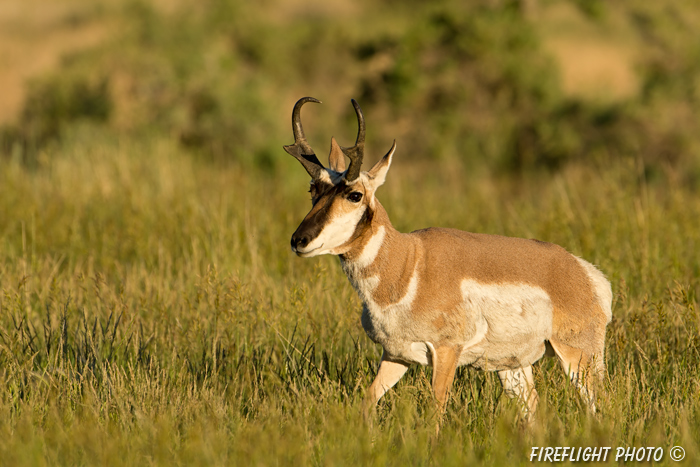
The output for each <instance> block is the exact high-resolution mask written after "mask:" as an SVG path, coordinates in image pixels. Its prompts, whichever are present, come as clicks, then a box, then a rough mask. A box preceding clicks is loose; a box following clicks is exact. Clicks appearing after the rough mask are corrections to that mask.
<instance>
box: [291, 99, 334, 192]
mask: <svg viewBox="0 0 700 467" xmlns="http://www.w3.org/2000/svg"><path fill="white" fill-rule="evenodd" d="M307 102H315V103H317V104H320V103H321V101H320V100H318V99H316V98H314V97H302V98H301V99H299V100H298V101H297V102H296V104H294V109H293V110H292V132H293V133H294V144H290V145H288V146H283V147H284V150H285V151H287V152H288V153H289V154H291V155H292V156H294V157H295V158H296V159H297V160H298V161H299V162H301V165H303V166H304V168H305V169H306V171H307V172H308V173H309V175H311V177H312V178H313V179H314V180H315V179H318V178H319V177H320V175H321V171H322V170H324V169H325V168H324V167H323V164H321V161H319V160H318V157H316V154H315V153H314V151H313V149H311V146H310V145H309V143H308V141H306V135H304V127H303V126H302V124H301V107H302V106H303V105H304V104H306V103H307Z"/></svg>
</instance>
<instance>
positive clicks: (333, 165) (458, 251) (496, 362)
mask: <svg viewBox="0 0 700 467" xmlns="http://www.w3.org/2000/svg"><path fill="white" fill-rule="evenodd" d="M307 102H317V103H318V102H320V101H318V100H317V99H314V98H312V97H304V98H302V99H300V100H299V101H298V102H297V103H296V104H295V106H294V110H293V111H292V129H293V132H294V144H293V145H289V146H285V147H284V149H285V150H286V151H287V152H288V153H289V154H291V155H292V156H294V157H295V158H296V159H298V160H299V162H301V164H302V165H303V166H304V168H305V169H306V171H307V172H308V173H309V175H311V178H312V180H311V189H310V192H311V201H312V205H313V207H312V208H311V211H310V212H309V213H308V214H307V215H306V217H305V218H304V220H303V221H302V223H301V225H299V228H297V230H296V232H294V234H293V235H292V240H291V244H292V251H294V252H295V253H296V254H297V255H299V256H301V257H305V258H306V257H311V256H317V255H322V254H332V255H338V257H339V258H340V264H341V266H342V268H343V271H344V272H345V274H346V275H347V276H348V279H349V280H350V283H351V284H352V285H353V287H354V288H355V290H356V291H357V293H358V294H359V296H360V299H361V300H362V302H363V304H364V308H363V311H362V326H363V327H364V329H365V331H366V332H367V335H368V336H369V337H370V339H372V340H373V341H374V342H376V343H378V344H381V345H382V347H383V349H384V352H383V354H382V358H381V363H380V365H379V370H378V372H377V376H376V378H375V380H374V382H373V383H372V385H371V386H370V388H369V391H368V393H367V403H368V407H372V406H374V405H375V404H376V402H377V401H378V400H379V399H380V398H381V397H382V396H383V395H384V393H385V392H386V391H387V390H388V389H389V388H391V387H392V386H394V384H396V383H397V382H398V380H399V379H400V378H401V377H402V376H403V374H404V373H405V372H406V370H407V369H408V365H410V364H412V363H418V364H421V365H432V367H433V380H432V385H433V391H434V392H435V398H436V400H437V402H438V406H439V407H440V409H441V410H444V408H445V403H446V401H447V397H448V391H449V388H450V386H451V385H452V381H453V378H454V374H455V370H456V368H457V367H458V366H460V365H470V366H472V367H475V368H479V369H484V370H492V371H497V372H498V376H499V377H500V379H501V382H502V384H503V387H504V392H505V393H506V394H507V395H508V396H509V397H516V398H519V399H520V401H521V403H522V410H523V415H524V417H525V419H526V420H531V419H532V415H533V414H534V411H535V408H536V406H537V401H538V397H537V392H536V390H535V388H534V380H533V377H532V364H533V363H535V362H536V361H537V360H539V359H540V358H541V357H542V355H543V354H544V353H545V351H546V350H547V351H548V353H550V354H551V353H552V351H553V353H554V354H555V355H556V356H557V357H558V359H559V361H560V363H561V366H562V367H563V369H564V371H565V372H566V373H567V374H568V376H569V378H570V379H571V381H572V382H573V383H574V384H575V385H576V386H577V387H578V389H579V390H580V392H581V394H582V395H583V396H584V398H585V399H586V401H587V402H588V403H589V405H590V406H591V409H592V410H595V405H594V398H593V394H592V392H591V389H592V388H590V387H589V379H588V378H587V376H588V375H589V374H594V375H596V376H598V377H602V375H603V374H604V372H605V363H604V340H605V327H606V325H607V323H609V322H610V318H611V315H612V313H611V302H612V291H611V288H610V283H609V282H608V281H607V279H606V278H605V276H604V275H603V274H602V273H601V272H600V271H599V270H598V269H596V267H595V266H593V265H592V264H590V263H588V262H586V261H584V260H583V259H580V258H578V257H576V256H573V255H572V254H570V253H569V252H567V251H566V250H564V249H563V248H561V247H559V246H557V245H553V244H550V243H546V242H541V241H538V240H525V239H520V238H509V237H502V236H498V235H486V234H475V233H468V232H463V231H460V230H455V229H443V228H428V229H423V230H418V231H415V232H411V233H400V232H398V231H397V230H396V229H394V227H392V225H391V221H390V220H389V216H388V215H387V213H386V211H385V210H384V208H383V207H382V205H381V203H380V202H379V200H377V198H376V196H375V193H376V191H377V188H379V187H380V186H381V185H382V184H383V183H384V180H385V179H386V174H387V172H388V170H389V166H390V165H391V161H392V158H393V155H394V151H395V150H396V141H394V144H393V145H392V146H391V149H390V150H389V152H388V153H387V154H386V155H385V156H384V157H383V158H382V159H381V160H380V161H379V162H377V163H376V164H375V165H374V167H372V168H371V169H370V170H369V171H368V172H360V166H361V164H362V158H363V154H364V141H365V122H364V117H363V115H362V111H361V110H360V107H359V105H358V104H357V102H355V100H353V101H352V104H353V106H354V107H355V113H356V114H357V121H358V126H359V129H358V134H357V140H356V143H355V145H354V146H352V147H349V148H345V147H341V146H339V145H338V143H337V142H336V140H335V139H334V138H332V139H331V150H330V155H329V162H330V168H325V167H324V166H323V165H322V164H321V162H319V160H318V158H317V157H316V155H315V154H314V152H313V150H312V149H311V146H310V145H309V143H308V142H307V141H306V138H305V136H304V130H303V128H302V125H301V107H302V106H303V105H304V104H305V103H307ZM346 156H347V157H348V158H349V159H350V164H349V166H348V167H347V169H346V166H345V157H346Z"/></svg>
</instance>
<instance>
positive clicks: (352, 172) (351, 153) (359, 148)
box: [341, 99, 365, 182]
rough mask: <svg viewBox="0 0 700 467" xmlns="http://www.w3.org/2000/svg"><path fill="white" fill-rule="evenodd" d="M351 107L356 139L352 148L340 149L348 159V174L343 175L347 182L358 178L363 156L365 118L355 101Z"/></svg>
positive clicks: (353, 100)
mask: <svg viewBox="0 0 700 467" xmlns="http://www.w3.org/2000/svg"><path fill="white" fill-rule="evenodd" d="M352 106H353V107H355V114H357V127H358V128H357V139H356V140H355V145H354V146H353V147H351V148H341V149H342V150H343V154H345V155H346V156H347V157H348V158H349V159H350V167H348V172H347V173H346V174H345V179H346V180H347V181H349V182H351V181H353V180H356V179H357V177H359V176H360V167H362V158H363V157H364V155H365V117H364V116H363V115H362V109H361V108H360V105H359V104H358V103H357V101H356V100H355V99H352Z"/></svg>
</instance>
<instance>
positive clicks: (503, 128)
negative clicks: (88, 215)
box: [1, 0, 700, 185]
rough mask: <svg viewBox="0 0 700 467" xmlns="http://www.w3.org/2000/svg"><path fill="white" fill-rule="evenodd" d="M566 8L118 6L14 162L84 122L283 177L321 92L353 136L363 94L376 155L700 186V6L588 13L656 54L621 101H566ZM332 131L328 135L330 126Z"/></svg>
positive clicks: (46, 94) (583, 8) (37, 87)
mask: <svg viewBox="0 0 700 467" xmlns="http://www.w3.org/2000/svg"><path fill="white" fill-rule="evenodd" d="M557 3H565V2H555V1H544V0H543V1H540V2H535V1H532V0H531V1H526V0H522V1H516V0H497V1H494V0H480V1H474V2H459V1H456V0H441V1H437V2H411V3H406V2H395V1H389V0H387V1H383V2H374V1H372V2H369V1H364V2H353V3H352V4H350V3H348V4H347V10H348V11H347V12H345V13H344V14H335V13H334V10H333V9H331V8H328V9H327V10H324V9H321V8H319V9H318V10H314V9H313V8H311V7H309V8H308V9H306V8H304V6H303V4H301V3H300V4H296V3H292V4H290V5H289V6H285V5H283V4H279V5H278V4H275V3H274V2H258V3H253V4H250V3H248V2H233V1H227V0H207V1H204V2H198V3H197V4H196V5H189V6H181V7H179V8H177V9H174V11H169V12H163V11H161V10H159V9H157V8H156V7H154V6H152V5H150V4H148V3H145V2H140V1H135V2H130V3H128V4H126V6H123V7H116V6H113V7H112V10H114V11H112V10H106V11H103V12H102V14H103V15H106V14H109V15H116V16H117V17H118V18H119V19H120V21H121V23H120V24H121V26H120V28H119V29H120V32H119V33H118V34H116V35H115V36H114V37H113V38H112V39H111V40H110V41H108V43H106V44H104V45H102V46H100V47H99V48H97V49H94V50H90V51H87V52H83V53H80V54H77V55H76V56H72V57H70V59H67V60H65V61H64V64H63V65H62V67H61V69H60V70H58V71H57V72H56V73H55V74H53V75H51V76H48V77H44V78H40V79H38V80H36V82H34V83H33V86H32V87H31V89H30V94H29V97H28V99H27V103H26V106H25V109H24V112H23V113H22V115H21V117H20V118H19V121H18V122H17V123H16V124H15V125H14V126H9V127H6V128H5V129H4V130H3V131H2V138H1V139H2V150H3V151H4V152H5V153H11V152H12V151H13V148H16V146H18V145H19V146H20V147H21V148H22V157H23V158H25V159H27V160H31V159H32V158H34V157H36V152H37V151H38V150H40V148H41V147H42V146H44V145H46V144H49V143H50V142H51V141H54V140H55V139H57V138H59V137H60V134H61V129H62V128H64V127H65V126H66V125H68V124H70V122H72V121H75V120H77V119H84V120H92V121H96V122H101V123H102V124H103V125H107V126H109V127H110V128H111V129H112V130H113V131H115V132H120V133H121V132H126V134H133V133H136V134H138V133H144V132H146V133H151V132H154V131H156V132H160V133H162V134H166V135H169V136H171V137H173V138H176V139H177V140H178V141H179V142H180V144H181V145H182V146H183V147H186V148H188V149H189V150H191V152H193V153H196V154H199V155H204V156H206V157H209V158H213V159H215V160H220V161H229V160H238V161H244V162H245V163H248V164H251V163H252V164H260V165H263V166H274V165H275V164H276V161H277V159H278V148H279V145H280V144H281V143H284V142H286V141H287V140H288V139H289V130H288V128H287V127H288V124H285V122H284V121H283V119H281V118H280V115H284V114H285V111H286V113H289V110H288V109H289V108H290V106H291V104H292V103H293V102H294V101H295V100H296V98H298V97H300V96H302V95H307V94H310V95H314V96H316V97H319V98H321V99H322V100H325V101H326V102H329V103H332V105H333V107H332V110H335V111H337V112H342V114H343V115H344V116H345V121H346V122H348V124H349V122H351V121H352V108H351V107H350V106H349V105H347V101H348V98H349V97H354V98H356V99H357V100H358V101H359V102H360V103H361V105H362V106H363V108H364V110H365V112H366V113H367V114H368V115H371V118H370V120H369V128H370V135H369V137H370V139H371V141H372V142H381V144H386V141H390V140H391V139H393V138H397V139H398V140H399V142H400V145H401V147H402V148H403V149H402V151H403V152H404V154H406V155H408V156H411V157H414V158H427V159H438V160H440V159H445V158H460V159H463V160H465V161H468V162H469V163H470V164H473V165H475V166H485V167H487V168H491V169H494V170H497V171H503V172H506V173H510V172H516V173H517V172H520V171H522V170H529V169H538V168H545V169H556V168H560V167H562V165H564V164H567V163H570V162H572V161H584V162H591V163H594V164H603V165H604V164H607V163H609V161H610V160H611V159H622V158H626V157H630V158H634V159H637V158H641V159H642V162H643V164H644V165H645V168H646V170H647V171H648V172H650V173H652V172H660V171H669V170H671V171H675V172H676V173H678V174H680V180H682V181H683V182H687V183H691V184H694V185H696V184H697V183H698V180H700V179H699V178H698V177H700V162H699V159H700V157H699V156H698V154H700V144H699V141H700V132H698V131H696V130H697V122H698V121H699V118H698V117H700V115H699V109H700V107H699V106H700V103H699V102H700V97H699V95H700V84H699V83H700V65H699V64H700V45H698V41H696V40H694V35H695V31H697V30H698V27H700V24H699V23H700V20H699V19H698V14H697V11H696V10H697V8H695V6H694V4H693V2H645V1H641V0H640V1H632V2H625V4H624V5H611V4H607V3H605V2H574V3H573V5H574V7H575V8H578V10H579V12H580V13H581V15H582V16H585V17H586V18H587V21H589V22H592V23H594V24H597V25H598V26H599V27H600V28H602V29H605V28H608V29H609V28H612V27H614V26H613V25H609V24H607V23H606V21H608V18H609V17H611V16H613V15H615V16H616V17H622V18H623V19H624V21H625V22H626V23H627V24H629V25H630V27H631V28H632V29H633V31H634V36H635V38H634V39H635V41H637V43H638V48H639V49H640V50H643V53H642V54H639V56H638V59H637V60H636V62H637V63H635V64H633V65H634V66H636V70H635V71H636V72H637V74H638V77H639V81H640V91H639V92H637V93H634V95H632V96H631V97H628V98H625V99H621V100H615V101H607V102H605V101H601V100H597V99H582V98H580V97H573V96H569V95H566V94H565V93H563V92H562V90H561V85H560V76H559V72H558V68H557V64H556V62H555V61H554V60H553V59H552V57H551V56H550V55H549V54H548V53H546V50H545V49H544V48H543V47H542V31H541V28H538V24H539V23H538V21H536V20H533V19H532V16H533V14H536V12H537V9H545V8H548V7H550V6H552V5H556V4H557ZM341 5H344V4H341ZM532 10H535V13H533V11H532ZM341 11H342V10H341ZM341 103H342V104H343V106H341V105H340V104H341ZM337 112H336V113H335V114H336V115H337ZM333 127H334V128H337V127H338V125H333ZM330 131H331V128H330V125H325V124H323V122H321V124H320V125H317V127H316V128H315V129H314V132H318V134H324V135H326V134H328V133H329V132H330ZM323 144H324V145H325V144H327V142H325V141H324V143H323ZM15 150H16V149H15ZM317 152H322V151H321V148H319V149H317Z"/></svg>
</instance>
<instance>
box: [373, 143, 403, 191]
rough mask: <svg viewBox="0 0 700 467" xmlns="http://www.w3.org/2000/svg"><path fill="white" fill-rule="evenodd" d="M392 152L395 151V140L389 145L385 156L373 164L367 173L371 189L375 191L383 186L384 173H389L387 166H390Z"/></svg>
mask: <svg viewBox="0 0 700 467" xmlns="http://www.w3.org/2000/svg"><path fill="white" fill-rule="evenodd" d="M394 151H396V140H394V144H392V145H391V149H389V152H387V153H386V155H385V156H384V157H382V158H381V160H380V161H379V162H377V163H376V164H374V167H372V168H371V169H370V170H369V172H367V176H368V177H369V180H370V183H371V184H372V188H374V189H375V190H376V189H377V188H379V187H380V186H382V185H383V184H384V180H386V173H387V172H388V171H389V166H391V160H392V159H393V157H394Z"/></svg>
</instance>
